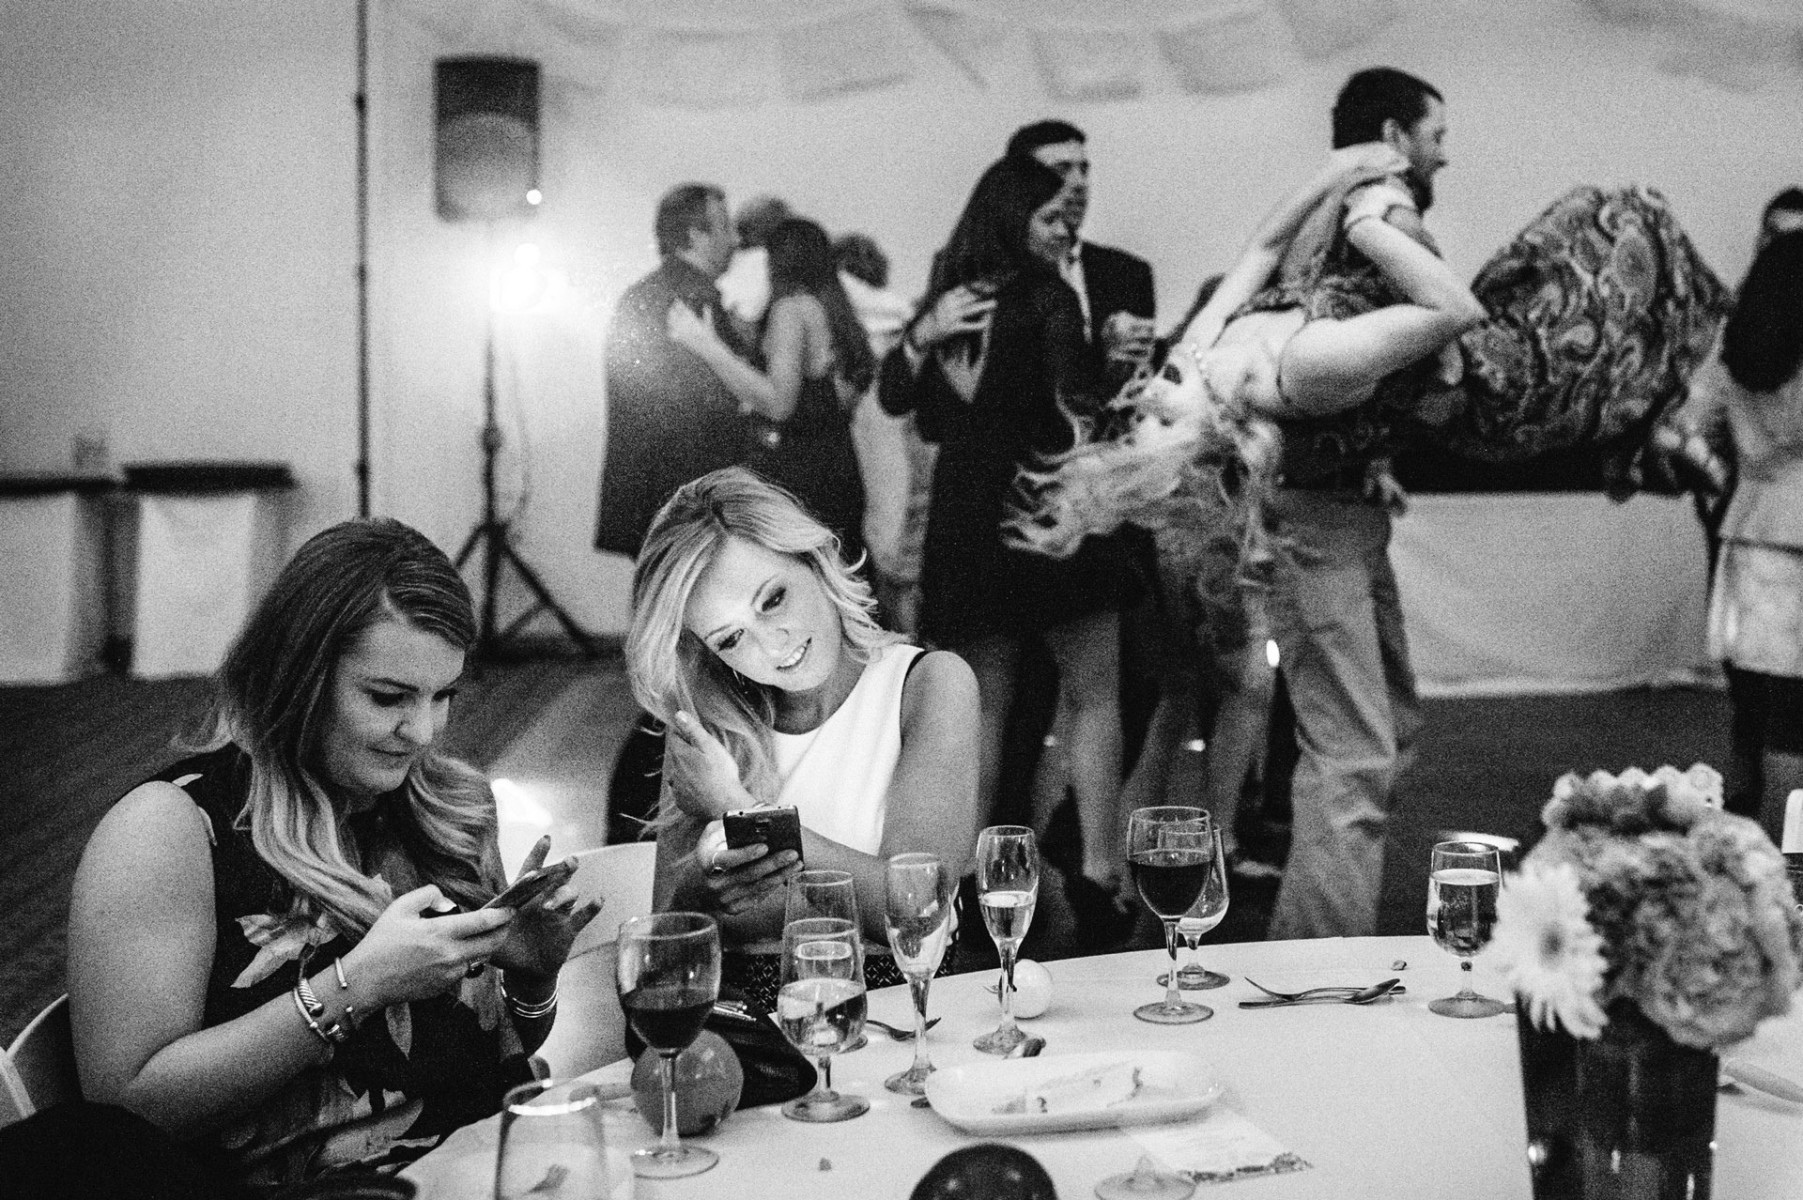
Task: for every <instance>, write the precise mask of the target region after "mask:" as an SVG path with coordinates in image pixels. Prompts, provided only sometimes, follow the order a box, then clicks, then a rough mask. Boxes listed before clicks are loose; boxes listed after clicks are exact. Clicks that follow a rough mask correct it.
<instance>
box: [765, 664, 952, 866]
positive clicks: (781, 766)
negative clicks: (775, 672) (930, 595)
mask: <svg viewBox="0 0 1803 1200" xmlns="http://www.w3.org/2000/svg"><path fill="white" fill-rule="evenodd" d="M921 653H922V651H921V649H920V647H918V646H904V645H900V644H896V645H890V646H885V647H883V649H882V650H881V651H879V652H878V655H877V657H876V658H875V659H873V660H871V661H870V662H869V663H867V664H866V665H865V667H864V673H863V675H861V676H859V678H858V682H857V684H856V685H855V686H853V688H852V689H851V695H849V696H847V697H846V698H845V703H843V704H841V705H840V706H839V708H838V711H836V712H834V713H833V715H832V716H830V717H828V718H827V719H826V720H825V721H824V722H823V723H822V724H821V725H820V727H819V728H817V729H812V730H809V731H808V732H807V733H775V734H772V735H771V743H772V749H773V751H774V754H775V758H776V772H777V777H778V778H779V779H780V780H781V781H782V786H781V790H780V791H778V793H777V797H776V803H777V804H779V805H794V806H795V808H796V809H797V810H799V812H800V814H801V823H802V825H804V826H805V827H807V828H808V829H811V830H813V831H814V832H815V833H817V834H819V835H820V836H821V837H824V838H830V839H832V840H833V841H835V842H838V843H839V844H840V845H842V846H846V847H848V848H850V849H852V850H856V851H859V852H860V853H863V854H875V853H877V852H878V851H879V850H880V849H881V848H882V845H883V820H884V817H885V816H886V815H887V809H888V803H889V784H890V782H891V781H892V780H893V779H894V778H895V764H896V763H897V762H898V761H900V759H901V702H902V687H903V685H904V684H905V683H906V682H907V678H908V668H909V667H910V666H912V665H913V663H914V661H915V659H917V658H919V657H920V655H921Z"/></svg>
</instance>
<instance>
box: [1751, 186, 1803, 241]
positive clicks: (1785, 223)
mask: <svg viewBox="0 0 1803 1200" xmlns="http://www.w3.org/2000/svg"><path fill="white" fill-rule="evenodd" d="M1799 229H1803V188H1794V187H1788V188H1785V189H1784V190H1783V191H1782V192H1779V193H1778V194H1777V195H1776V196H1773V197H1772V198H1771V201H1770V202H1769V203H1767V204H1766V206H1765V214H1764V215H1763V216H1762V217H1761V218H1760V220H1759V242H1758V244H1757V245H1755V246H1754V247H1753V253H1754V254H1758V253H1759V252H1760V251H1761V250H1764V249H1765V247H1766V243H1768V242H1770V241H1771V240H1772V239H1773V238H1775V237H1777V236H1778V235H1779V234H1781V233H1795V232H1796V231H1797V230H1799Z"/></svg>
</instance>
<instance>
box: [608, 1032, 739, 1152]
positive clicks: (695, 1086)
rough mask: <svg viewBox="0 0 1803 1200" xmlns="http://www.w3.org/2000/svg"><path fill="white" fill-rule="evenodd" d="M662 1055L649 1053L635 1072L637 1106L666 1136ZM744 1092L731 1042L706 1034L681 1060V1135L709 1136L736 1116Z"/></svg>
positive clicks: (678, 1095) (678, 1122) (678, 1113)
mask: <svg viewBox="0 0 1803 1200" xmlns="http://www.w3.org/2000/svg"><path fill="white" fill-rule="evenodd" d="M657 1058H658V1055H657V1051H655V1050H646V1051H645V1052H644V1053H643V1054H641V1055H639V1059H638V1062H636V1063H634V1064H633V1067H632V1102H633V1104H634V1106H636V1107H637V1108H638V1110H639V1115H640V1116H642V1117H644V1118H645V1120H646V1122H647V1123H648V1124H649V1125H650V1126H651V1128H652V1129H653V1130H655V1131H656V1132H658V1133H662V1132H663V1131H664V1094H663V1084H662V1076H661V1073H660V1072H659V1070H658V1065H657ZM744 1087H745V1070H744V1068H743V1067H741V1066H740V1065H739V1056H738V1055H737V1054H734V1053H733V1049H732V1046H730V1045H729V1044H728V1043H727V1041H726V1039H725V1038H723V1037H721V1036H720V1035H719V1034H717V1033H714V1032H713V1031H712V1030H707V1029H704V1030H702V1031H701V1034H700V1036H698V1037H697V1038H696V1039H695V1040H694V1041H693V1042H692V1043H690V1045H689V1047H688V1049H686V1050H684V1051H683V1052H682V1053H681V1054H678V1055H677V1056H676V1132H677V1133H680V1134H681V1135H682V1136H683V1137H695V1136H696V1135H698V1134H703V1133H707V1132H708V1131H709V1130H711V1129H713V1128H714V1126H716V1125H718V1124H719V1123H720V1122H722V1121H724V1120H726V1118H728V1117H730V1116H732V1114H733V1112H734V1110H736V1109H737V1108H738V1107H739V1094H740V1092H742V1091H743V1090H744Z"/></svg>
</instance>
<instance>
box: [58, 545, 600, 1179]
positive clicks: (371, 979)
mask: <svg viewBox="0 0 1803 1200" xmlns="http://www.w3.org/2000/svg"><path fill="white" fill-rule="evenodd" d="M475 633H476V625H475V619H474V615H473V613H472V611H471V607H470V597H469V591H468V589H467V588H466V587H465V586H464V583H463V580H462V579H461V578H460V577H459V576H458V574H457V571H456V569H455V568H454V567H453V566H452V565H451V563H450V562H449V560H447V559H446V558H445V556H444V554H443V553H442V552H441V551H440V550H439V549H438V548H437V547H436V546H434V545H433V544H432V543H431V542H429V541H428V540H427V539H426V538H425V537H423V536H421V535H420V534H419V533H417V532H415V531H414V530H412V529H410V528H408V527H407V526H405V525H402V524H400V523H399V522H397V521H392V520H374V521H352V522H346V523H344V524H341V525H336V526H333V527H332V528H330V529H327V530H325V531H324V532H322V533H320V534H318V535H317V536H315V537H313V538H312V539H311V540H309V541H308V542H307V543H306V544H305V545H304V546H302V547H301V549H300V551H299V552H298V553H296V554H295V556H294V558H293V559H292V560H291V561H290V562H289V563H288V565H287V566H286V567H285V568H284V569H283V570H282V572H281V574H280V575H279V577H278V578H277V579H276V581H275V584H274V586H273V587H272V588H271V589H270V591H269V593H268V594H267V595H266V596H264V598H263V600H262V601H261V603H259V604H258V606H257V608H256V610H255V612H253V613H252V615H251V617H250V619H249V621H248V622H247V624H246V625H245V627H244V629H243V631H242V632H241V633H240V634H239V635H238V638H237V640H236V642H235V643H234V644H233V646H232V648H231V651H230V653H229V654H228V656H227V658H226V661H225V663H224V665H223V667H222V668H221V669H220V671H219V676H218V681H217V699H216V701H215V718H216V720H215V725H216V734H215V736H214V737H213V739H212V745H211V748H210V749H208V750H207V751H206V752H205V753H202V754H199V755H197V756H195V757H190V758H187V759H184V760H182V761H181V762H178V763H176V764H174V765H173V766H171V767H169V768H167V769H166V770H164V771H161V772H159V773H158V774H157V775H156V776H155V777H153V778H152V779H151V780H150V781H149V782H146V783H143V784H140V785H139V786H138V787H136V788H133V789H132V790H131V791H130V792H128V793H127V794H126V795H125V797H124V798H123V799H121V800H120V801H119V803H118V804H116V805H115V806H114V807H113V808H112V810H111V811H110V812H108V813H107V815H106V817H105V818H104V819H103V820H102V821H101V823H100V825H99V827H98V828H97V829H96V830H95V831H94V834H93V836H92V838H91V839H90V840H89V842H88V847H87V851H86V853H85V854H84V855H83V857H82V861H81V865H80V867H79V869H78V870H77V872H76V876H75V883H74V891H73V898H72V903H71V906H70V915H69V991H70V1014H71V1017H72V1019H73V1022H74V1029H75V1050H76V1058H77V1063H78V1066H79V1068H80V1071H81V1083H82V1091H83V1094H84V1095H85V1096H86V1098H87V1099H88V1100H90V1101H95V1102H99V1103H102V1104H112V1105H120V1106H123V1107H124V1108H126V1109H129V1110H131V1111H132V1112H135V1113H137V1114H139V1115H140V1116H142V1117H144V1118H146V1119H148V1121H149V1122H150V1123H151V1124H152V1125H154V1126H156V1127H158V1128H160V1129H161V1130H163V1131H165V1132H166V1133H168V1134H170V1135H172V1136H173V1137H174V1138H175V1139H177V1140H178V1141H182V1142H186V1143H189V1144H190V1145H192V1146H193V1147H194V1148H195V1149H196V1150H197V1151H198V1152H200V1154H201V1155H202V1157H204V1158H209V1159H212V1160H214V1161H216V1162H217V1163H219V1164H220V1166H221V1170H222V1171H223V1173H225V1174H226V1175H227V1176H229V1177H231V1178H233V1179H235V1180H237V1181H239V1182H242V1183H245V1184H249V1185H253V1186H273V1185H277V1184H281V1183H285V1182H288V1181H291V1180H296V1179H302V1178H309V1177H312V1176H315V1175H318V1174H321V1173H324V1172H326V1171H330V1170H333V1169H336V1168H340V1167H346V1166H352V1165H362V1166H371V1165H389V1164H394V1163H400V1162H405V1161H407V1160H409V1159H411V1158H414V1157H418V1156H419V1155H420V1154H423V1153H425V1151H426V1150H428V1149H430V1148H431V1147H432V1145H434V1144H435V1143H436V1142H437V1141H438V1140H440V1139H442V1138H443V1137H444V1136H445V1135H446V1134H448V1133H450V1132H451V1131H452V1130H454V1129H456V1128H457V1127H459V1126H461V1125H464V1124H467V1123H468V1122H470V1121H473V1120H476V1119H478V1118H481V1117H484V1116H487V1115H488V1114H491V1113H493V1112H495V1111H497V1109H498V1108H499V1107H500V1103H501V1097H502V1095H503V1094H504V1092H505V1090H506V1088H507V1087H509V1086H511V1085H513V1084H516V1083H519V1082H522V1081H524V1080H526V1079H529V1078H530V1077H531V1071H530V1067H529V1063H528V1061H527V1055H529V1054H530V1052H531V1051H532V1050H533V1049H535V1048H536V1047H537V1046H538V1045H539V1044H540V1043H542V1042H543V1041H544V1039H545V1036H546V1034H547V1033H548V1032H549V1031H550V1025H551V1022H552V1020H553V1019H554V1017H555V1003H556V996H557V990H556V989H557V975H558V971H559V968H560V967H561V966H562V964H563V961H564V957H565V955H566V954H567V953H568V951H569V947H570V944H571V941H572V940H573V939H574V937H575V935H576V934H577V932H578V931H580V930H581V928H582V927H583V925H585V924H586V923H587V922H588V921H589V919H590V918H592V917H593V916H594V914H595V912H596V911H597V908H598V905H596V904H591V903H579V902H578V899H577V896H576V894H575V893H574V892H573V891H572V890H571V889H570V888H569V887H568V886H565V885H567V882H568V878H569V875H570V874H571V873H572V872H573V870H574V863H573V860H572V861H566V862H565V863H563V864H560V865H559V866H558V867H556V868H553V870H554V872H555V873H556V876H557V878H558V879H559V880H560V881H561V882H560V885H559V886H557V887H556V888H555V889H554V890H553V891H552V892H551V893H550V895H549V896H548V897H547V898H545V899H544V900H543V901H542V902H539V903H532V904H528V905H526V906H525V907H523V908H521V909H519V910H518V911H515V910H513V909H509V908H484V907H483V906H484V904H486V903H487V902H488V901H489V900H490V899H491V898H493V897H494V896H495V895H496V894H497V893H498V892H499V891H501V889H502V888H503V887H504V886H505V884H506V879H505V878H504V876H503V873H502V868H501V862H500V853H499V848H498V845H497V842H496V820H495V804H494V797H493V795H492V793H491V792H490V790H489V786H488V783H487V781H486V780H484V779H483V777H482V776H481V775H480V774H478V773H477V772H476V771H475V770H473V769H472V768H470V767H468V766H466V765H464V764H462V763H460V762H458V761H456V760H454V759H451V758H449V757H446V756H445V755H444V754H443V753H441V752H440V751H439V750H438V749H437V748H436V746H435V742H436V739H437V736H438V734H439V733H440V732H441V730H442V729H443V727H444V724H445V721H446V718H447V717H448V715H449V711H450V706H451V700H452V697H453V696H454V695H455V693H456V690H457V683H458V680H459V679H460V677H461V676H462V674H463V669H464V663H465V659H466V656H467V654H468V651H469V648H470V646H471V644H472V643H473V642H474V640H475ZM549 845H550V843H549V840H548V839H547V840H544V841H541V842H540V843H539V845H538V846H536V847H535V848H534V849H533V851H532V853H531V854H530V855H529V856H528V858H527V860H526V864H525V869H530V868H535V867H537V866H539V865H540V864H541V863H542V862H543V860H544V857H545V855H546V853H547V851H548V849H549ZM434 917H435V918H437V919H428V918H434Z"/></svg>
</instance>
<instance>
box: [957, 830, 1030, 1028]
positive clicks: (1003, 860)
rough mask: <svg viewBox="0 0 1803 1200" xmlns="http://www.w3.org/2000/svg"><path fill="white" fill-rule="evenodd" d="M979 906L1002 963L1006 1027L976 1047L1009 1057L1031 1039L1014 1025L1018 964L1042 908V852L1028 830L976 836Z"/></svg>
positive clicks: (999, 831)
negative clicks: (1035, 910)
mask: <svg viewBox="0 0 1803 1200" xmlns="http://www.w3.org/2000/svg"><path fill="white" fill-rule="evenodd" d="M977 903H978V904H979V905H980V906H981V907H982V909H983V924H984V925H985V926H987V927H988V929H989V936H990V937H991V938H993V939H994V940H995V948H996V953H997V954H998V955H1000V957H1001V960H1002V982H1001V987H1000V988H999V989H998V990H997V993H996V994H997V996H998V997H999V998H1000V999H1001V1002H1002V1023H1001V1024H1000V1025H999V1026H997V1027H996V1028H995V1029H993V1030H991V1031H990V1032H988V1033H986V1034H984V1035H983V1036H982V1037H980V1038H978V1039H977V1040H976V1041H974V1042H972V1043H971V1045H973V1046H975V1047H976V1048H977V1049H978V1050H981V1051H982V1052H983V1053H985V1054H1007V1053H1008V1052H1009V1051H1010V1050H1012V1049H1014V1048H1015V1047H1016V1046H1018V1045H1020V1044H1021V1043H1022V1042H1024V1041H1026V1040H1027V1035H1026V1034H1024V1033H1022V1032H1021V1031H1020V1026H1018V1025H1016V1024H1015V1023H1014V960H1015V956H1016V955H1018V954H1019V953H1020V943H1021V939H1022V938H1024V937H1026V936H1027V928H1028V927H1029V926H1030V925H1032V923H1033V908H1034V906H1035V905H1036V904H1038V903H1039V848H1038V846H1037V845H1036V844H1035V843H1034V840H1033V831H1032V830H1031V829H1028V828H1027V827H1026V826H1025V825H991V826H990V827H989V828H987V829H985V830H983V832H981V833H979V834H978V835H977Z"/></svg>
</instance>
